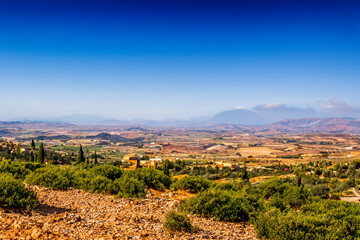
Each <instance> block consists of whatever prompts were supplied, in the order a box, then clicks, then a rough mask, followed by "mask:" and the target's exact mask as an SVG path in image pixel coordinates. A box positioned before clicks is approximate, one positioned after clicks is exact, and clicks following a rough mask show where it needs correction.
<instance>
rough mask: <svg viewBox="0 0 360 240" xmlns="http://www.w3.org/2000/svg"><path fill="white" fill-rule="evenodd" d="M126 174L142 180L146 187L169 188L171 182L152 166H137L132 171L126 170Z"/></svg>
mask: <svg viewBox="0 0 360 240" xmlns="http://www.w3.org/2000/svg"><path fill="white" fill-rule="evenodd" d="M124 174H125V172H124ZM126 174H130V175H131V176H132V177H134V178H137V179H138V180H140V181H142V182H144V183H145V185H146V186H147V188H152V189H158V190H161V189H164V188H169V187H170V184H171V178H170V177H169V176H166V175H165V174H164V173H163V172H162V171H159V170H156V169H154V168H139V169H136V170H134V171H126Z"/></svg>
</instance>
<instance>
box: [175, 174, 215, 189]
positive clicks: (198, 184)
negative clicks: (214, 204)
mask: <svg viewBox="0 0 360 240" xmlns="http://www.w3.org/2000/svg"><path fill="white" fill-rule="evenodd" d="M213 185H214V183H213V182H212V181H211V180H207V179H205V178H202V177H195V176H187V177H183V178H181V179H180V180H178V181H177V182H175V183H174V184H172V186H171V187H172V188H173V189H174V190H188V191H190V192H191V193H197V192H202V191H205V190H207V189H209V188H210V187H212V186H213Z"/></svg>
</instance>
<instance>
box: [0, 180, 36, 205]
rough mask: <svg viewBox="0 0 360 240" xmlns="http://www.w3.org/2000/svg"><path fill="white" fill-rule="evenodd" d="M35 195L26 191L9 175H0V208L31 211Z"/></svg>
mask: <svg viewBox="0 0 360 240" xmlns="http://www.w3.org/2000/svg"><path fill="white" fill-rule="evenodd" d="M36 203H37V198H36V193H34V192H32V191H30V190H28V189H26V188H25V186H24V185H23V184H22V183H21V182H20V181H19V180H16V179H15V178H14V177H13V176H11V175H10V174H0V206H1V207H16V208H26V209H28V210H30V209H33V208H34V207H35V206H36Z"/></svg>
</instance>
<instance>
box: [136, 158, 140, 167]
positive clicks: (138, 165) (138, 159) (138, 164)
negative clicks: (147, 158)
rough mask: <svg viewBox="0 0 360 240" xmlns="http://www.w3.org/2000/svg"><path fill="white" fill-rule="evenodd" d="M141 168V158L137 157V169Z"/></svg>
mask: <svg viewBox="0 0 360 240" xmlns="http://www.w3.org/2000/svg"><path fill="white" fill-rule="evenodd" d="M138 168H140V158H137V159H136V169H138Z"/></svg>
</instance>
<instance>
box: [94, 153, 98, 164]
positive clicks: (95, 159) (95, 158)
mask: <svg viewBox="0 0 360 240" xmlns="http://www.w3.org/2000/svg"><path fill="white" fill-rule="evenodd" d="M94 164H95V165H96V164H98V160H97V155H96V150H95V153H94Z"/></svg>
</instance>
